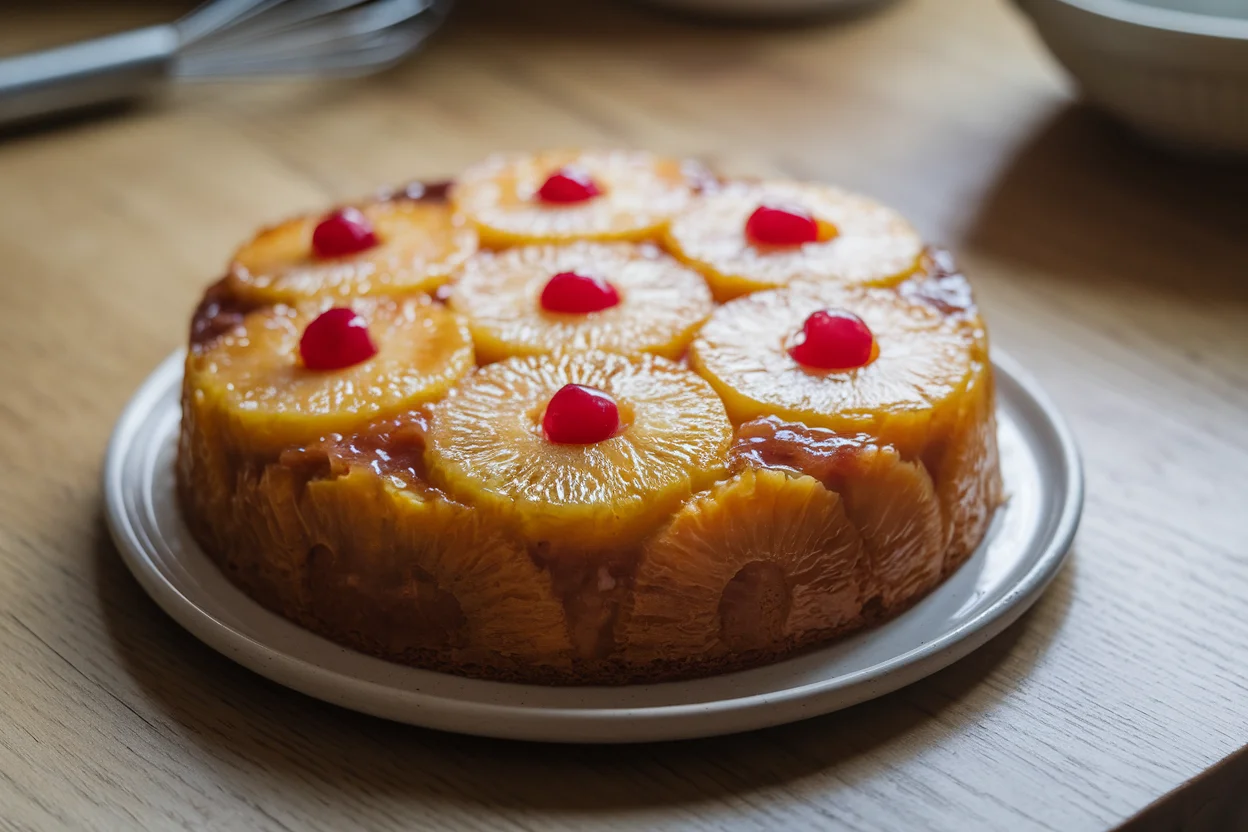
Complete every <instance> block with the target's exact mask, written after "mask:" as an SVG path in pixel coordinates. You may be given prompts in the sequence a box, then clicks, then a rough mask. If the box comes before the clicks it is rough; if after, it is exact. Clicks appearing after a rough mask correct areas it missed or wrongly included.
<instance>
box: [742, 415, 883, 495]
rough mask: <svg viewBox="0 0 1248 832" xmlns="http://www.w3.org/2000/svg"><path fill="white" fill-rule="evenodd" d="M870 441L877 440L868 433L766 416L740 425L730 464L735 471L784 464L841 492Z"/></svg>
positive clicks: (778, 466)
mask: <svg viewBox="0 0 1248 832" xmlns="http://www.w3.org/2000/svg"><path fill="white" fill-rule="evenodd" d="M870 444H874V440H872V439H871V437H869V436H866V435H865V434H859V435H857V436H844V435H842V434H838V433H835V432H833V431H830V430H828V429H826V428H812V427H809V426H807V425H804V424H802V423H800V422H785V421H782V420H781V419H780V418H779V417H777V416H764V417H763V418H761V419H755V420H753V421H751V422H745V423H744V424H742V425H741V426H740V427H739V428H737V435H736V440H735V441H734V442H733V444H732V447H731V448H730V449H729V451H728V468H729V470H730V471H731V472H732V473H733V474H737V473H739V472H740V471H741V470H742V469H744V468H747V467H751V466H752V467H755V468H780V469H783V470H785V471H791V472H793V473H795V474H806V475H807V476H811V477H814V478H815V479H817V480H819V482H821V483H823V485H824V487H825V488H827V489H828V490H829V491H838V492H839V491H840V490H841V489H842V486H843V484H844V482H845V480H846V478H848V477H852V476H853V475H854V472H855V466H856V464H857V461H858V459H859V457H860V454H859V452H860V451H861V449H862V447H863V446H864V445H870Z"/></svg>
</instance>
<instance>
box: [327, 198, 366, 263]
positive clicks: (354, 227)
mask: <svg viewBox="0 0 1248 832" xmlns="http://www.w3.org/2000/svg"><path fill="white" fill-rule="evenodd" d="M375 245H377V233H376V232H375V231H373V224H372V223H371V222H369V221H368V217H366V216H364V215H363V214H362V213H360V210H359V209H358V208H342V209H340V210H337V211H335V212H333V213H332V214H330V215H329V216H327V217H326V218H325V219H323V220H321V221H320V223H318V224H317V226H316V230H315V231H313V232H312V251H313V252H315V253H316V256H317V257H345V256H346V255H348V254H355V253H357V252H360V251H364V250H366V249H370V248H372V247H373V246H375Z"/></svg>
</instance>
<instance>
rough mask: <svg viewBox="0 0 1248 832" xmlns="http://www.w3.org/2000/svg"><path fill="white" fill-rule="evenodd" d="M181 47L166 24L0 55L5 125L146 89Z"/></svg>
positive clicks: (0, 107)
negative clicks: (0, 56) (17, 53)
mask: <svg viewBox="0 0 1248 832" xmlns="http://www.w3.org/2000/svg"><path fill="white" fill-rule="evenodd" d="M177 49H178V30H177V29H176V28H175V27H174V26H171V25H164V26H151V27H148V28H146V29H135V30H133V31H130V32H122V33H120V34H116V35H109V36H107V37H102V38H96V39H95V40H88V41H83V42H82V43H74V44H70V45H68V46H58V47H56V48H54V49H46V50H43V51H42V52H30V53H27V54H25V55H15V56H13V57H11V58H3V59H0V125H9V124H15V123H17V122H21V121H28V120H32V119H37V118H40V117H43V116H47V115H52V114H54V113H59V112H63V111H65V110H73V109H78V108H80V107H90V106H92V105H97V104H107V103H110V102H116V101H124V100H128V99H132V98H138V97H140V96H142V95H145V94H146V93H148V92H150V91H152V89H153V88H154V87H156V86H157V85H158V84H159V83H160V82H161V81H162V80H163V79H164V78H165V77H166V76H167V74H168V72H169V69H170V65H171V64H172V63H173V59H174V55H175V53H176V52H177Z"/></svg>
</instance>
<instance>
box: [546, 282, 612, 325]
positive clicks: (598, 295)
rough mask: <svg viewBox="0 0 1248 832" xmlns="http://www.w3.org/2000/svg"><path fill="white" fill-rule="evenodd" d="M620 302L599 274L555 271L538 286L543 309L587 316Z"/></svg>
mask: <svg viewBox="0 0 1248 832" xmlns="http://www.w3.org/2000/svg"><path fill="white" fill-rule="evenodd" d="M619 302H620V293H619V292H617V291H616V290H615V287H614V286H612V285H611V284H610V283H608V282H607V281H605V280H603V279H602V278H601V277H592V276H590V275H584V274H577V273H576V272H559V274H557V275H555V276H554V277H552V278H551V279H550V280H548V281H547V282H546V288H544V289H542V298H541V303H542V308H543V309H545V310H546V311H547V312H567V313H571V314H575V315H587V314H589V313H590V312H601V311H602V310H604V309H610V308H611V307H612V306H616V305H618V304H619Z"/></svg>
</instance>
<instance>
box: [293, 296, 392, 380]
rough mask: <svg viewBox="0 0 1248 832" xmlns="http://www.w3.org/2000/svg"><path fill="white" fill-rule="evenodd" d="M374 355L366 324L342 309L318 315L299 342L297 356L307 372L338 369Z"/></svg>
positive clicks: (375, 349)
mask: <svg viewBox="0 0 1248 832" xmlns="http://www.w3.org/2000/svg"><path fill="white" fill-rule="evenodd" d="M376 354H377V347H376V346H375V345H374V344H373V339H372V338H370V337H369V334H368V323H367V322H366V321H365V320H364V319H363V318H361V317H360V316H359V315H357V314H356V313H355V311H354V310H352V309H348V308H347V307H345V306H336V307H334V308H333V309H330V310H329V311H327V312H322V313H321V314H320V315H319V316H318V317H317V319H316V320H314V321H313V322H312V323H310V324H308V327H307V329H305V330H304V331H303V337H302V338H300V339H299V357H300V358H302V359H303V366H305V367H307V368H308V369H309V370H341V369H343V368H344V367H351V366H354V365H356V364H359V363H360V362H362V361H367V360H368V359H370V358H372V357H373V356H374V355H376Z"/></svg>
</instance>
